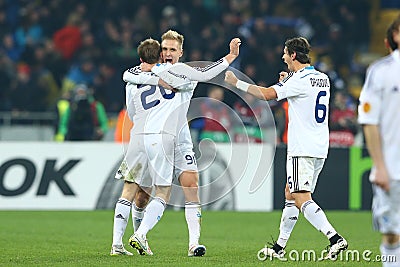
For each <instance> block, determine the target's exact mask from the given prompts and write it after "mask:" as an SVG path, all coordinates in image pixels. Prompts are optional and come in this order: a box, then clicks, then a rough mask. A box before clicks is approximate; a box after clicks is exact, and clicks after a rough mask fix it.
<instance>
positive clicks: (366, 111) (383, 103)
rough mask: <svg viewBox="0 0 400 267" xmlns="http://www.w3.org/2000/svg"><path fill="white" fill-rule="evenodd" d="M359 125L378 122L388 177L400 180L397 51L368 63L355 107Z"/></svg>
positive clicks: (399, 66)
mask: <svg viewBox="0 0 400 267" xmlns="http://www.w3.org/2000/svg"><path fill="white" fill-rule="evenodd" d="M358 122H359V123H360V124H372V125H378V126H379V131H380V136H381V139H382V150H383V157H384V161H385V163H386V168H387V170H388V172H389V176H390V178H391V179H394V180H400V164H399V163H398V162H397V160H398V159H399V158H400V52H399V50H395V51H394V52H392V53H391V54H390V55H388V56H386V57H384V58H381V59H379V60H377V61H376V62H374V63H373V64H371V65H370V67H369V68H368V70H367V74H366V78H365V83H364V85H363V88H362V91H361V95H360V105H359V106H358Z"/></svg>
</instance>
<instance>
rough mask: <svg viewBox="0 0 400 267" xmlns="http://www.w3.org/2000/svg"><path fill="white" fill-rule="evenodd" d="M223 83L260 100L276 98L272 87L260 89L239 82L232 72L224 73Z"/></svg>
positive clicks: (260, 87) (253, 85)
mask: <svg viewBox="0 0 400 267" xmlns="http://www.w3.org/2000/svg"><path fill="white" fill-rule="evenodd" d="M225 81H226V82H227V83H229V84H230V85H233V86H235V87H236V88H238V89H240V90H242V91H245V92H247V93H249V94H252V95H254V96H255V97H257V98H259V99H262V100H272V99H276V98H277V97H278V95H277V93H276V91H275V89H274V88H273V87H268V88H267V87H262V86H258V85H255V84H249V83H246V82H244V81H241V80H239V79H238V78H237V77H236V75H235V74H234V73H233V72H232V71H227V72H226V73H225Z"/></svg>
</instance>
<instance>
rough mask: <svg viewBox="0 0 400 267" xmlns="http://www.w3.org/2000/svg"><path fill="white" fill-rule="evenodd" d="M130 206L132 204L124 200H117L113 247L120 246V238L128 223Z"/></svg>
mask: <svg viewBox="0 0 400 267" xmlns="http://www.w3.org/2000/svg"><path fill="white" fill-rule="evenodd" d="M131 205H132V203H131V202H130V201H129V200H127V199H125V198H120V199H118V201H117V204H115V212H114V227H113V245H122V237H123V236H124V233H125V229H126V225H127V224H128V221H129V213H130V212H131Z"/></svg>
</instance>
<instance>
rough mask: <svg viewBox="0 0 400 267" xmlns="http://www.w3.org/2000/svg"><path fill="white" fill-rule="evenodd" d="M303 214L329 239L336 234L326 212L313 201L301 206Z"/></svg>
mask: <svg viewBox="0 0 400 267" xmlns="http://www.w3.org/2000/svg"><path fill="white" fill-rule="evenodd" d="M301 212H303V214H304V217H305V218H306V219H307V221H309V222H310V223H311V224H312V225H313V226H314V227H315V228H317V230H318V231H321V232H322V233H323V234H324V235H325V236H326V237H327V238H328V239H329V238H331V237H332V236H334V235H335V234H336V231H335V229H334V228H333V227H332V225H331V224H330V223H329V221H328V219H327V218H326V215H325V212H324V211H323V210H322V209H321V208H320V207H319V206H318V205H317V203H315V202H314V201H312V200H308V201H306V202H304V203H303V205H301Z"/></svg>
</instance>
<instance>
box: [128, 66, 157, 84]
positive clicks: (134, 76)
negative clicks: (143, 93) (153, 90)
mask: <svg viewBox="0 0 400 267" xmlns="http://www.w3.org/2000/svg"><path fill="white" fill-rule="evenodd" d="M122 79H123V80H124V82H127V83H132V84H148V85H158V81H159V79H160V78H159V77H157V76H155V75H153V74H152V73H151V72H142V71H141V69H140V66H136V67H133V68H130V69H127V70H126V71H125V72H124V74H123V75H122Z"/></svg>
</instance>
